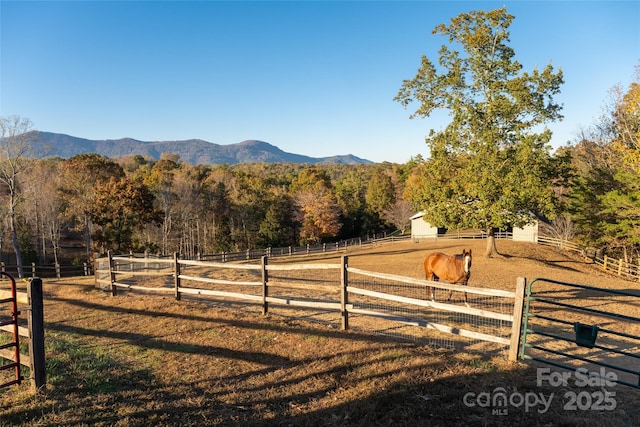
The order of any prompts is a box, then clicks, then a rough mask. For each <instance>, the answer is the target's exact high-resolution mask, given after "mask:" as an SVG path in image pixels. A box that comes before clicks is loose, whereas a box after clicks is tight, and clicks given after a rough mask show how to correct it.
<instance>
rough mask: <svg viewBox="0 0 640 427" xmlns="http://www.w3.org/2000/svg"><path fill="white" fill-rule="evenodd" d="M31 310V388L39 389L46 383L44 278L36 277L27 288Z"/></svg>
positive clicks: (28, 319)
mask: <svg viewBox="0 0 640 427" xmlns="http://www.w3.org/2000/svg"><path fill="white" fill-rule="evenodd" d="M27 297H28V299H29V305H30V306H31V310H30V311H29V316H28V318H27V321H28V328H29V358H30V359H31V360H30V362H31V388H32V389H33V390H34V391H38V390H39V389H41V388H42V387H44V385H45V384H46V371H45V360H44V303H43V295H42V279H40V278H39V277H34V278H33V279H31V281H30V283H29V287H28V288H27Z"/></svg>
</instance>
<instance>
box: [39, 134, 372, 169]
mask: <svg viewBox="0 0 640 427" xmlns="http://www.w3.org/2000/svg"><path fill="white" fill-rule="evenodd" d="M33 136H34V148H35V149H36V151H37V152H38V153H39V154H40V156H41V157H62V158H69V157H73V156H75V155H78V154H84V153H96V154H100V155H103V156H106V157H110V158H118V157H122V156H129V155H141V156H143V157H148V158H151V159H153V160H158V159H160V156H161V155H162V154H163V153H172V154H177V155H179V156H180V159H181V160H182V161H183V162H186V163H190V164H193V165H196V164H223V163H224V164H236V163H276V162H283V163H311V164H317V163H329V164H371V163H373V162H371V161H369V160H366V159H361V158H359V157H356V156H354V155H352V154H347V155H336V156H331V157H319V158H318V157H309V156H304V155H301V154H293V153H287V152H285V151H282V150H281V149H279V148H278V147H276V146H274V145H271V144H269V143H267V142H264V141H257V140H247V141H243V142H239V143H237V144H229V145H219V144H214V143H212V142H208V141H204V140H202V139H189V140H184V141H139V140H137V139H133V138H122V139H117V140H111V139H105V140H90V139H84V138H78V137H75V136H70V135H65V134H60V133H52V132H34V135H33Z"/></svg>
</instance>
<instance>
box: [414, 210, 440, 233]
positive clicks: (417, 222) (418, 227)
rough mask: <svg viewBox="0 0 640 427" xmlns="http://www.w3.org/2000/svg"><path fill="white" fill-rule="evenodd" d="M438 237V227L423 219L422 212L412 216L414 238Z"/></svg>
mask: <svg viewBox="0 0 640 427" xmlns="http://www.w3.org/2000/svg"><path fill="white" fill-rule="evenodd" d="M436 237H438V227H433V226H431V224H429V223H428V222H426V221H425V220H424V219H423V214H422V212H420V213H417V214H415V215H414V216H412V217H411V238H412V239H428V238H431V239H434V238H436Z"/></svg>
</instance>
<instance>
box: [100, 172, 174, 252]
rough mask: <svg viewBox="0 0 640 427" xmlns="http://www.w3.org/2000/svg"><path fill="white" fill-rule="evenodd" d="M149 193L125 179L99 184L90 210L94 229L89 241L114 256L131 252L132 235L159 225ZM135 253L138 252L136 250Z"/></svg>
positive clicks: (142, 186) (112, 179)
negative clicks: (145, 227)
mask: <svg viewBox="0 0 640 427" xmlns="http://www.w3.org/2000/svg"><path fill="white" fill-rule="evenodd" d="M153 201H154V197H153V195H152V194H151V192H150V191H149V189H148V188H147V187H146V186H145V185H144V184H140V183H135V182H133V181H131V180H130V179H128V178H126V177H125V178H121V179H115V178H111V179H109V180H108V181H106V182H104V183H101V184H98V185H97V187H96V198H95V200H94V203H93V205H92V206H91V207H90V210H89V214H90V216H91V220H92V221H93V223H94V224H96V225H97V228H96V230H95V231H94V233H93V235H92V238H93V240H94V241H95V242H96V244H97V245H98V246H99V247H101V248H102V250H103V251H106V250H109V249H112V250H114V251H116V252H123V251H128V250H131V249H133V248H134V243H135V242H134V239H133V237H134V231H136V230H140V229H141V228H142V227H143V226H144V225H145V224H148V223H155V224H159V223H160V222H161V220H162V216H161V212H159V211H158V210H157V209H156V208H155V207H154V203H153ZM136 249H138V248H136Z"/></svg>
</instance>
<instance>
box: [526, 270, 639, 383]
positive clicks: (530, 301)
mask: <svg viewBox="0 0 640 427" xmlns="http://www.w3.org/2000/svg"><path fill="white" fill-rule="evenodd" d="M534 288H535V291H534ZM520 356H521V358H522V359H527V360H534V361H537V362H541V363H544V364H547V365H551V366H554V367H556V368H561V369H564V370H566V371H568V372H564V374H563V376H561V377H557V378H560V379H564V380H565V381H566V379H567V378H571V377H572V376H573V380H574V381H576V380H580V381H582V382H583V383H584V384H589V385H594V386H599V385H609V386H611V385H616V384H623V385H626V386H629V387H634V388H639V389H640V292H638V291H636V290H635V289H631V290H614V289H605V288H596V287H592V286H586V285H580V284H576V283H566V282H560V281H556V280H551V279H542V278H538V279H534V280H533V281H531V282H530V283H529V285H528V287H527V293H526V306H525V315H524V327H523V334H522V347H521V354H520Z"/></svg>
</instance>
